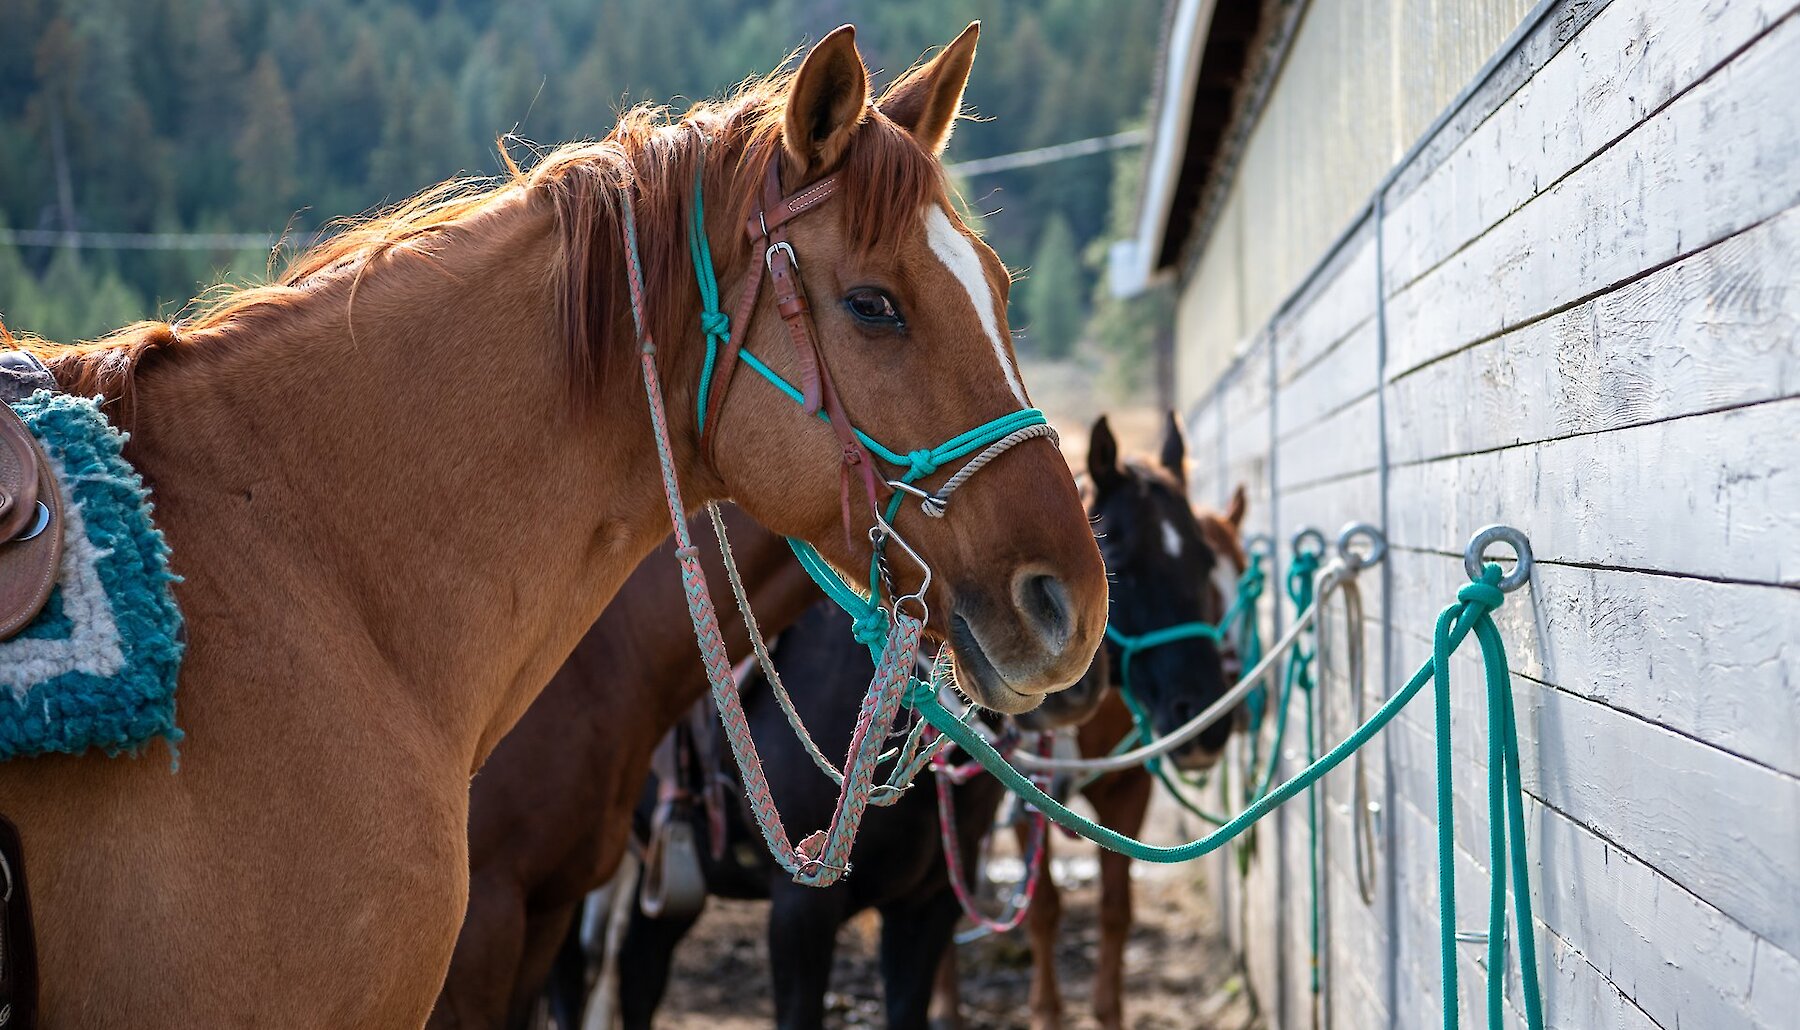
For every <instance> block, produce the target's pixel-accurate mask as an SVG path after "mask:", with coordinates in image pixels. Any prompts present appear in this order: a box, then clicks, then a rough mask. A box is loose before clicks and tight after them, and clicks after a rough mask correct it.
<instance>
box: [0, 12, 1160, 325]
mask: <svg viewBox="0 0 1800 1030" xmlns="http://www.w3.org/2000/svg"><path fill="white" fill-rule="evenodd" d="M1161 11H1162V4H1161V2H1160V0H1128V2H1123V3H1116V4H1110V3H1094V2H1092V0H906V2H904V3H881V4H853V3H850V2H848V0H532V2H517V3H482V2H476V0H309V2H307V3H297V4H296V3H276V2H274V0H0V155H4V160H5V165H4V171H3V172H0V219H4V220H5V222H6V223H7V224H10V225H11V226H13V227H15V228H20V229H33V230H53V231H54V230H63V229H71V228H73V229H81V230H87V231H103V232H190V233H191V232H203V231H204V232H235V233H270V234H275V233H280V232H282V231H284V229H286V230H290V231H293V232H297V233H306V232H309V231H311V230H314V229H316V228H319V227H321V226H322V225H324V224H325V223H326V222H328V221H330V220H331V219H333V218H337V217H341V216H344V215H349V214H354V213H357V212H360V211H366V210H369V209H371V208H374V207H378V206H380V205H383V204H385V203H391V202H393V201H396V200H399V199H400V198H402V197H405V196H407V195H410V194H411V193H413V192H415V191H417V190H419V189H421V188H423V187H425V186H427V185H430V184H432V183H434V182H438V181H441V180H443V179H447V178H450V177H452V176H455V175H459V174H492V173H494V172H497V171H498V170H499V167H500V164H499V159H498V157H497V155H496V153H495V149H494V142H495V140H496V138H497V137H499V136H500V135H501V134H503V133H509V132H516V133H518V134H519V135H521V136H524V137H526V138H528V139H532V140H538V141H543V142H546V143H554V142H560V141H563V140H568V139H579V138H592V137H598V136H602V135H604V134H605V133H606V131H607V130H608V128H609V127H610V126H611V124H612V121H613V119H614V116H615V113H616V112H617V110H618V109H619V108H621V107H622V106H624V105H626V104H630V103H636V102H638V101H641V100H646V99H652V100H659V101H664V102H668V103H670V104H671V105H673V106H675V107H677V108H679V107H682V106H685V104H686V103H687V100H685V99H683V98H698V97H704V96H708V95H712V94H716V93H718V92H719V91H721V90H723V89H726V88H728V87H729V86H731V85H732V84H733V83H735V82H737V81H739V80H741V79H743V78H744V77H746V76H748V75H752V74H757V73H762V72H768V71H771V70H773V69H774V67H775V66H776V65H777V63H778V62H779V61H780V60H781V58H782V57H783V56H785V55H786V54H788V53H789V52H790V51H791V50H793V49H794V48H795V47H797V46H799V45H801V44H803V43H805V42H806V41H808V40H811V39H817V38H819V37H820V36H821V35H823V33H824V32H826V31H828V30H829V29H831V28H832V27H834V26H835V25H837V24H839V23H841V22H845V21H854V22H856V23H857V25H858V29H859V34H858V43H859V45H860V46H861V47H862V49H863V53H864V56H865V57H866V58H867V59H868V62H869V65H870V67H871V68H872V69H874V71H875V78H876V81H877V83H886V82H888V81H891V80H892V79H893V78H894V77H895V76H897V75H898V74H899V73H900V72H902V71H904V70H905V69H906V68H907V67H908V66H909V65H911V64H912V62H913V61H915V60H916V59H917V58H918V57H919V55H920V54H921V53H923V52H924V51H926V50H927V49H929V48H932V47H936V46H941V45H942V44H944V43H945V42H947V41H948V40H949V39H950V38H951V37H953V36H954V35H955V34H956V33H957V32H958V31H959V30H960V29H961V28H962V27H963V25H965V24H966V23H967V22H968V21H969V20H970V19H972V18H980V19H981V20H982V41H981V56H980V58H979V60H977V62H976V66H975V75H974V78H973V80H972V82H971V83H970V87H969V91H968V95H967V99H968V102H969V104H970V105H971V107H972V108H973V109H974V110H975V111H976V112H978V113H979V114H980V115H981V116H983V118H985V119H988V120H986V121H984V122H981V123H975V122H965V123H963V124H962V126H961V127H960V129H959V130H958V132H957V134H956V137H955V139H954V141H953V142H952V144H951V147H950V152H949V154H948V155H946V156H947V159H948V160H950V161H957V160H965V159H970V158H976V157H983V156H989V155H993V154H1001V153H1008V152H1011V151H1016V150H1023V149H1028V148H1031V147H1038V146H1044V145H1048V144H1052V143H1059V142H1063V141H1067V140H1072V139H1079V138H1083V137H1088V136H1095V135H1101V134H1105V133H1110V132H1115V131H1117V130H1118V129H1119V128H1120V127H1122V126H1123V125H1124V124H1126V123H1127V122H1129V121H1131V120H1133V119H1135V118H1138V117H1139V116H1140V115H1141V114H1142V108H1143V103H1144V98H1145V97H1146V96H1147V95H1148V92H1149V85H1150V83H1149V76H1150V72H1151V69H1152V68H1153V66H1154V64H1155V56H1156V45H1157V44H1156V33H1157V31H1158V29H1159V27H1160V19H1161ZM1112 184H1113V166H1112V164H1111V162H1109V161H1108V160H1107V159H1106V158H1105V157H1104V156H1091V157H1083V158H1078V159H1075V160H1072V161H1068V162H1064V163H1060V164H1056V165H1050V166H1045V167H1039V168H1032V169H1020V170H1016V171H1012V172H1006V173H1001V174H995V175H988V176H982V177H979V178H977V179H974V180H972V181H969V182H967V183H966V184H964V185H965V189H964V196H965V197H966V198H967V200H968V202H969V205H970V207H971V208H972V209H973V211H974V213H975V214H977V215H979V216H982V217H981V224H982V225H983V228H984V229H985V231H986V232H987V233H988V234H989V237H990V240H991V242H992V243H993V244H994V246H995V247H996V249H997V250H998V251H999V252H1000V253H1001V255H1002V256H1003V257H1007V258H1010V259H1011V261H1012V262H1014V263H1022V262H1023V261H1024V259H1025V258H1026V257H1027V256H1028V255H1030V256H1032V257H1033V259H1034V261H1035V260H1039V259H1040V258H1041V257H1051V255H1048V254H1046V255H1042V256H1040V255H1037V254H1035V251H1036V250H1039V249H1042V244H1043V240H1044V239H1045V238H1046V237H1047V236H1048V235H1049V233H1048V231H1047V229H1046V228H1045V227H1046V226H1049V225H1051V224H1052V221H1053V220H1054V221H1059V222H1060V223H1061V224H1062V225H1063V228H1062V229H1061V230H1059V236H1064V235H1066V236H1067V237H1068V245H1067V247H1064V246H1063V245H1062V243H1061V242H1060V241H1058V243H1057V248H1056V249H1057V250H1058V251H1059V253H1058V254H1056V255H1054V256H1053V257H1052V260H1051V261H1050V262H1049V264H1050V265H1051V270H1052V271H1055V272H1056V274H1057V275H1059V276H1060V277H1061V282H1062V284H1063V287H1062V291H1060V292H1062V293H1063V298H1062V299H1063V300H1064V301H1067V300H1069V299H1071V298H1072V299H1073V305H1072V308H1073V310H1074V312H1075V314H1074V315H1072V316H1070V315H1069V314H1068V310H1066V309H1067V308H1068V307H1070V305H1067V304H1065V305H1064V308H1065V310H1058V311H1056V312H1055V313H1054V314H1051V315H1049V316H1048V318H1049V319H1050V322H1049V323H1047V324H1054V325H1056V326H1058V327H1059V328H1057V329H1055V330H1054V331H1055V332H1057V333H1058V334H1059V335H1058V337H1057V339H1058V340H1060V341H1072V340H1073V339H1074V338H1075V337H1076V336H1078V335H1080V328H1079V322H1080V320H1081V318H1082V317H1083V309H1084V308H1085V306H1086V299H1087V298H1088V296H1089V295H1090V293H1091V285H1092V282H1093V280H1094V272H1093V270H1092V269H1091V268H1088V267H1085V266H1083V265H1082V264H1081V263H1080V261H1079V260H1070V261H1069V262H1067V263H1068V264H1069V265H1070V266H1072V269H1073V270H1072V273H1071V272H1069V271H1067V270H1059V269H1057V268H1056V267H1055V266H1056V264H1057V262H1058V261H1060V260H1062V258H1063V257H1064V256H1065V254H1066V255H1079V254H1081V253H1082V251H1083V250H1084V248H1085V247H1086V246H1087V245H1088V243H1089V242H1090V241H1092V240H1094V239H1095V238H1096V237H1098V236H1099V235H1100V234H1101V233H1102V232H1103V231H1104V230H1105V228H1106V223H1107V218H1108V207H1109V191H1110V190H1111V188H1112ZM265 259H266V255H263V254H261V253H258V252H249V253H243V254H234V253H204V252H202V253H193V252H181V251H83V252H81V253H79V254H76V255H73V256H69V257H64V256H62V252H61V251H56V250H53V249H52V248H46V247H42V246H35V245H34V246H29V247H23V248H17V249H15V250H11V251H10V252H9V251H7V250H0V317H3V318H4V319H5V321H6V322H7V324H8V325H10V326H13V327H15V328H25V329H29V330H33V331H38V332H42V333H44V334H45V335H50V336H56V337H83V336H91V335H94V334H97V333H99V332H102V331H104V330H106V329H108V328H111V327H113V326H116V325H118V324H121V323H123V322H126V321H129V320H130V319H131V318H132V317H140V316H145V315H150V314H152V313H160V314H163V315H168V314H171V313H173V312H174V311H176V310H179V309H180V307H181V306H182V305H184V304H185V303H186V302H187V300H188V298H190V297H192V296H194V295H195V294H196V293H198V292H199V291H200V290H201V289H203V288H204V287H205V286H206V285H208V284H209V283H210V282H211V281H212V280H213V278H214V277H215V276H217V275H219V274H220V273H221V272H224V271H227V270H231V269H239V268H258V269H259V268H261V267H262V265H263V263H264V261H265ZM53 273H54V274H53ZM128 302H129V303H128ZM1045 303H1047V304H1049V303H1050V301H1049V300H1048V299H1047V298H1046V301H1045ZM1051 307H1056V305H1055V304H1051ZM127 308H129V309H130V310H127ZM1035 317H1036V316H1035V315H1034V318H1035ZM1058 319H1061V321H1057V320H1058ZM1070 323H1074V324H1075V325H1076V327H1075V328H1073V329H1070V328H1067V326H1068V325H1069V324H1070ZM1059 346H1065V347H1066V346H1067V343H1066V342H1063V343H1060V344H1059Z"/></svg>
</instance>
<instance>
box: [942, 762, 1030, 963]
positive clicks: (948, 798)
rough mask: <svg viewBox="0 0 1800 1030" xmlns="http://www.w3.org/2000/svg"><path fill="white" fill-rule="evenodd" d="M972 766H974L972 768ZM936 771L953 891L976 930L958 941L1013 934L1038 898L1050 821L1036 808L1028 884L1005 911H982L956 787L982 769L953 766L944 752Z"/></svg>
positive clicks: (959, 936)
mask: <svg viewBox="0 0 1800 1030" xmlns="http://www.w3.org/2000/svg"><path fill="white" fill-rule="evenodd" d="M971 767H972V768H971ZM931 768H932V773H933V775H934V776H935V778H936V780H937V800H938V837H939V838H940V839H941V840H942V841H943V843H944V865H945V867H946V871H947V872H948V873H949V876H950V890H951V891H952V892H953V893H954V894H955V895H956V903H957V904H959V905H961V906H962V910H963V915H965V916H967V917H968V918H969V921H970V922H972V923H974V924H975V926H974V927H973V930H972V932H970V931H965V932H964V933H960V934H957V936H956V942H957V943H958V944H967V943H968V942H969V941H972V940H975V939H976V938H979V937H985V936H987V935H988V934H998V933H1009V932H1011V931H1013V930H1016V929H1018V927H1019V924H1020V923H1023V922H1024V921H1025V916H1026V914H1027V913H1029V912H1030V911H1031V903H1032V901H1033V900H1035V899H1036V898H1037V890H1038V880H1039V878H1040V876H1041V875H1042V873H1043V866H1044V865H1045V864H1046V863H1044V861H1043V854H1044V831H1045V825H1046V823H1047V822H1048V820H1046V819H1045V818H1044V813H1042V812H1039V811H1037V810H1035V809H1034V810H1033V811H1032V813H1031V837H1030V840H1029V842H1028V843H1027V845H1026V849H1025V885H1024V887H1023V888H1022V889H1021V890H1019V891H1018V892H1017V893H1016V894H1014V895H1013V896H1012V898H1011V899H1009V900H1008V901H1007V906H1006V911H1005V913H1004V914H1002V915H1000V916H998V917H994V916H990V915H988V914H987V913H985V912H983V911H981V909H980V907H978V906H977V905H976V904H975V895H974V892H973V891H971V890H970V889H969V884H968V881H966V880H965V879H963V864H962V849H961V846H960V845H959V844H958V843H957V840H956V798H955V797H954V796H953V790H954V788H955V787H956V786H957V785H959V784H963V783H967V782H968V781H969V780H971V779H973V778H974V777H975V776H976V775H977V774H979V773H980V772H981V771H982V769H981V767H980V766H979V765H976V764H975V763H973V762H970V763H967V764H965V765H962V766H953V765H951V764H950V763H949V761H948V760H947V759H945V758H944V756H943V753H942V752H939V754H938V755H937V756H936V757H935V758H934V759H933V761H932V766H931Z"/></svg>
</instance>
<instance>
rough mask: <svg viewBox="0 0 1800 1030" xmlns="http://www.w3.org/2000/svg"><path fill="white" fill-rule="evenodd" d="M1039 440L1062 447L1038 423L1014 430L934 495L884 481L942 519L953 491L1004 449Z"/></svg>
mask: <svg viewBox="0 0 1800 1030" xmlns="http://www.w3.org/2000/svg"><path fill="white" fill-rule="evenodd" d="M1040 436H1041V437H1045V438H1046V439H1048V440H1049V441H1050V442H1051V444H1053V445H1055V446H1058V447H1060V446H1062V440H1061V439H1060V438H1059V437H1058V436H1057V435H1056V430H1054V429H1052V428H1050V424H1049V423H1048V422H1039V423H1038V424H1037V425H1034V426H1026V427H1025V428H1023V429H1015V430H1013V431H1012V432H1010V433H1008V434H1006V435H1005V436H1003V437H1001V438H1000V439H998V440H995V441H994V442H993V443H991V444H988V445H987V446H986V447H984V448H982V451H981V453H980V454H977V455H975V457H973V458H970V459H969V461H968V463H967V464H965V465H963V467H962V468H960V469H957V470H956V475H954V476H951V477H950V478H949V479H947V480H945V481H944V485H943V486H941V487H939V488H938V489H937V490H936V491H926V490H921V489H919V488H918V487H916V486H913V485H912V484H911V483H903V482H901V481H900V480H898V479H890V480H888V486H891V487H893V488H894V489H896V490H904V491H905V492H907V493H909V494H912V495H913V496H914V497H917V498H919V507H920V508H923V509H924V510H925V514H927V515H929V516H931V517H932V518H934V519H941V518H943V517H944V512H945V511H947V510H948V509H949V507H950V495H951V494H953V493H955V492H956V488H957V487H959V486H962V485H963V484H964V483H966V482H968V481H969V477H970V476H973V475H974V474H975V473H977V472H980V471H981V467H982V466H983V465H986V464H987V463H988V462H990V461H993V460H994V459H995V458H998V457H999V456H1000V455H1002V454H1004V453H1006V451H1007V450H1008V449H1010V448H1012V447H1014V446H1017V445H1018V444H1022V443H1024V442H1025V441H1027V440H1035V439H1037V438H1038V437H1040Z"/></svg>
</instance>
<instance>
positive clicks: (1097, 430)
mask: <svg viewBox="0 0 1800 1030" xmlns="http://www.w3.org/2000/svg"><path fill="white" fill-rule="evenodd" d="M1087 464H1088V476H1089V478H1091V479H1093V481H1094V486H1095V487H1096V488H1097V489H1104V488H1105V487H1106V486H1108V485H1110V484H1111V483H1113V482H1114V481H1116V480H1117V479H1118V478H1119V441H1117V440H1115V439H1113V433H1112V426H1111V425H1109V424H1108V423H1107V421H1106V416H1105V415H1101V416H1100V417H1099V418H1098V419H1096V420H1095V421H1094V428H1093V431H1092V432H1090V433H1089V434H1088V454H1087Z"/></svg>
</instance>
